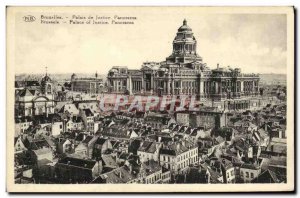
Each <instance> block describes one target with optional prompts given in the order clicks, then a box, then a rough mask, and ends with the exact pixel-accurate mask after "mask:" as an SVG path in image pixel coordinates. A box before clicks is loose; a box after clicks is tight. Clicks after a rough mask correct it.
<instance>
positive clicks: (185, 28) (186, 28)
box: [178, 19, 192, 32]
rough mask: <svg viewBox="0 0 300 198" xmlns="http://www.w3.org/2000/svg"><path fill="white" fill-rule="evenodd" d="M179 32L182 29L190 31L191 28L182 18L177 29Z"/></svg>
mask: <svg viewBox="0 0 300 198" xmlns="http://www.w3.org/2000/svg"><path fill="white" fill-rule="evenodd" d="M178 31H179V32H182V31H192V28H190V27H189V26H188V25H187V21H186V20H185V19H184V20H183V25H182V26H180V28H179V29H178Z"/></svg>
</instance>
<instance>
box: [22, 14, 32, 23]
mask: <svg viewBox="0 0 300 198" xmlns="http://www.w3.org/2000/svg"><path fill="white" fill-rule="evenodd" d="M23 20H24V21H25V22H33V21H35V17H34V16H32V15H27V16H23Z"/></svg>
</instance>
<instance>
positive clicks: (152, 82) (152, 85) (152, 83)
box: [150, 73, 154, 89]
mask: <svg viewBox="0 0 300 198" xmlns="http://www.w3.org/2000/svg"><path fill="white" fill-rule="evenodd" d="M150 89H154V81H153V73H152V74H151V87H150Z"/></svg>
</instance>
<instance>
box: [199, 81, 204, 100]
mask: <svg viewBox="0 0 300 198" xmlns="http://www.w3.org/2000/svg"><path fill="white" fill-rule="evenodd" d="M199 83H200V85H199V88H200V90H199V94H200V97H203V88H204V87H203V81H201V80H200V82H199Z"/></svg>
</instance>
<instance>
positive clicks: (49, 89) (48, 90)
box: [41, 73, 53, 95]
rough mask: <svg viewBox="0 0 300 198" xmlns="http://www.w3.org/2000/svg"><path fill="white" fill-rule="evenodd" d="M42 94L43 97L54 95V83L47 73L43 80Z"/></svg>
mask: <svg viewBox="0 0 300 198" xmlns="http://www.w3.org/2000/svg"><path fill="white" fill-rule="evenodd" d="M41 92H42V94H43V95H52V94H53V83H52V80H51V78H50V77H49V76H48V74H47V73H46V75H45V76H44V77H43V78H42V79H41Z"/></svg>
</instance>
